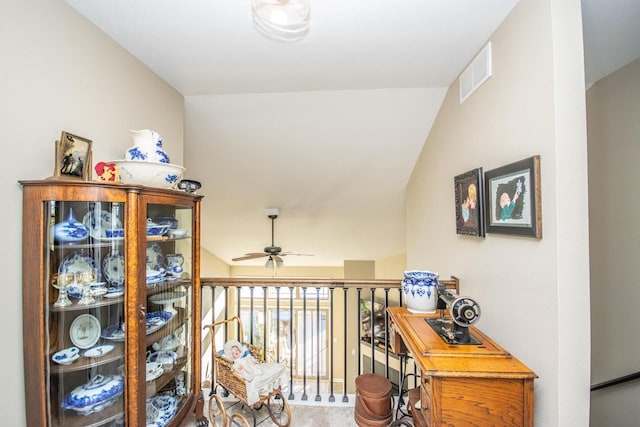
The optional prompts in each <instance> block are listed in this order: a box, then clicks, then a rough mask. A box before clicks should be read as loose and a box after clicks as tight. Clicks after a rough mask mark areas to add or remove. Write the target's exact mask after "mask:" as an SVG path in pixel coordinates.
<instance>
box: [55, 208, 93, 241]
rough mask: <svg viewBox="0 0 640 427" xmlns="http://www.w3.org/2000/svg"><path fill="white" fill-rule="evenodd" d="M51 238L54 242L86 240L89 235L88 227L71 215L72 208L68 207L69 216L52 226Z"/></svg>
mask: <svg viewBox="0 0 640 427" xmlns="http://www.w3.org/2000/svg"><path fill="white" fill-rule="evenodd" d="M52 231H53V238H54V240H55V241H56V242H61V243H76V242H81V241H83V240H86V239H87V237H89V229H88V228H87V227H86V226H85V225H84V224H83V223H81V222H78V220H77V219H76V217H75V216H74V215H73V209H69V216H68V217H67V219H66V220H65V221H62V222H60V223H58V224H56V225H54V226H53V230H52Z"/></svg>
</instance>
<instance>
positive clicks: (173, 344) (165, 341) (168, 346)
mask: <svg viewBox="0 0 640 427" xmlns="http://www.w3.org/2000/svg"><path fill="white" fill-rule="evenodd" d="M180 344H182V343H181V342H180V338H178V337H177V336H176V335H175V334H169V335H167V336H166V337H164V338H162V339H161V340H160V341H158V342H155V343H153V345H152V346H151V347H152V348H153V349H154V350H156V351H160V350H169V351H175V350H176V349H177V348H178V347H179V346H180Z"/></svg>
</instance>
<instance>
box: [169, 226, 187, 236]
mask: <svg viewBox="0 0 640 427" xmlns="http://www.w3.org/2000/svg"><path fill="white" fill-rule="evenodd" d="M188 232H189V230H187V229H186V228H176V229H169V231H167V234H168V235H169V237H173V238H174V239H179V238H181V237H186V235H187V233H188Z"/></svg>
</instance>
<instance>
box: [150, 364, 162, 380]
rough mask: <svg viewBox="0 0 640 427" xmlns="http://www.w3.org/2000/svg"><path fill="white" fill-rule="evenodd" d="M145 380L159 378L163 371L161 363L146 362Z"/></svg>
mask: <svg viewBox="0 0 640 427" xmlns="http://www.w3.org/2000/svg"><path fill="white" fill-rule="evenodd" d="M146 366H147V368H146V369H147V374H146V375H147V376H146V377H147V381H153V380H155V379H157V378H160V377H161V376H162V374H163V373H164V369H163V367H162V363H159V362H147V365H146Z"/></svg>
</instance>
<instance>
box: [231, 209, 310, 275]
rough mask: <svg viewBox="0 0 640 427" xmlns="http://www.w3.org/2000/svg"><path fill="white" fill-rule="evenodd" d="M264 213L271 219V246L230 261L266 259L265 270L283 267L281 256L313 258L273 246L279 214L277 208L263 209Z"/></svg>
mask: <svg viewBox="0 0 640 427" xmlns="http://www.w3.org/2000/svg"><path fill="white" fill-rule="evenodd" d="M265 213H266V215H267V217H268V218H269V219H271V246H267V247H265V248H264V251H263V252H249V253H247V254H245V255H244V256H241V257H237V258H232V259H231V261H246V260H248V259H256V258H262V257H268V259H267V262H266V263H265V265H264V266H265V267H266V268H273V267H274V265H275V266H276V267H278V268H280V267H282V266H283V265H284V260H283V259H282V257H283V256H291V255H296V256H313V255H312V254H294V253H291V252H282V248H281V247H280V246H275V244H274V230H275V220H276V218H278V214H279V213H280V211H279V209H277V208H269V209H265Z"/></svg>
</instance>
